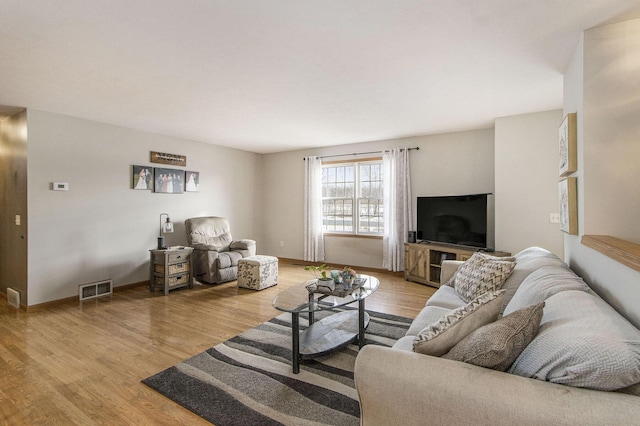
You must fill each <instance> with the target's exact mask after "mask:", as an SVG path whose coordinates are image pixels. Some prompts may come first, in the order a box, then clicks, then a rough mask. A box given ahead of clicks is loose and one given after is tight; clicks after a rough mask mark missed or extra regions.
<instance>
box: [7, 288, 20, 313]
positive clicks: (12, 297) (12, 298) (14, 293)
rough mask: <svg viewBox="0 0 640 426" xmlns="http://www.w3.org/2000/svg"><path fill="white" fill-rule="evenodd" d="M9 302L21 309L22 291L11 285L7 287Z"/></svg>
mask: <svg viewBox="0 0 640 426" xmlns="http://www.w3.org/2000/svg"><path fill="white" fill-rule="evenodd" d="M7 302H8V303H9V305H11V306H13V307H14V308H16V309H20V292H19V291H18V290H15V289H13V288H11V287H9V288H8V289H7Z"/></svg>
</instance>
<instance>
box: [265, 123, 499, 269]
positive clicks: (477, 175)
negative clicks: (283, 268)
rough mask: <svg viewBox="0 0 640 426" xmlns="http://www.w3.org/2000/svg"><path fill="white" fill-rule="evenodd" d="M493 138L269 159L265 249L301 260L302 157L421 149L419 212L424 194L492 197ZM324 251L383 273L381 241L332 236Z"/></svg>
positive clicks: (355, 147)
mask: <svg viewBox="0 0 640 426" xmlns="http://www.w3.org/2000/svg"><path fill="white" fill-rule="evenodd" d="M493 138H494V133H493V129H485V130H476V131H468V132H456V133H448V134H442V135H431V136H420V137H413V138H404V139H394V140H387V141H377V142H369V143H360V144H352V145H342V146H335V147H329V148H322V149H316V150H301V151H289V152H283V153H275V154H268V155H265V156H264V177H265V181H264V183H265V186H264V190H265V204H264V206H265V208H264V223H265V229H264V236H265V250H266V251H267V252H268V253H270V254H272V255H275V256H279V257H288V258H293V259H302V258H303V253H304V250H303V241H304V238H303V201H304V192H303V187H304V161H303V158H304V157H307V156H309V155H319V156H322V155H334V154H345V153H354V152H367V151H376V150H382V149H388V148H395V147H416V146H419V147H420V150H418V151H411V154H410V158H411V160H410V161H411V191H412V197H413V198H414V203H413V204H414V205H413V208H414V212H415V199H416V197H418V196H421V195H456V194H473V193H482V192H493V190H494V183H493V169H494V149H493ZM342 158H353V156H347V157H342ZM336 159H339V158H336ZM414 225H415V218H414ZM414 229H415V226H414ZM281 242H282V246H281V245H280V243H281ZM325 251H326V261H327V262H329V263H335V264H349V265H353V266H368V267H374V268H382V241H381V240H380V239H370V238H356V237H331V236H328V237H326V238H325Z"/></svg>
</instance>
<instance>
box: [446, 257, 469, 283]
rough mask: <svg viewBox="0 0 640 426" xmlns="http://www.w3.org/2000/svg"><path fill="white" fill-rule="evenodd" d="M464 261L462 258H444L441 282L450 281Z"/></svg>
mask: <svg viewBox="0 0 640 426" xmlns="http://www.w3.org/2000/svg"><path fill="white" fill-rule="evenodd" d="M463 263H464V262H463V261H461V260H444V261H443V262H442V265H441V269H440V284H444V283H446V282H447V281H449V279H451V277H452V276H453V274H455V273H456V271H457V270H458V268H459V267H460V265H462V264H463Z"/></svg>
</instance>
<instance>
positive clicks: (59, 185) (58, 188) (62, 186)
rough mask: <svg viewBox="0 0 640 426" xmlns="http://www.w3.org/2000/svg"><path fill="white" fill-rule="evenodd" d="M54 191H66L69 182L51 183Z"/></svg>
mask: <svg viewBox="0 0 640 426" xmlns="http://www.w3.org/2000/svg"><path fill="white" fill-rule="evenodd" d="M53 190H54V191H68V190H69V182H53Z"/></svg>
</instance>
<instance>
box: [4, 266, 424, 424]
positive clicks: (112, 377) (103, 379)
mask: <svg viewBox="0 0 640 426" xmlns="http://www.w3.org/2000/svg"><path fill="white" fill-rule="evenodd" d="M279 266H280V273H279V284H278V285H277V286H276V287H271V288H269V289H265V290H262V291H260V292H255V291H252V290H246V289H238V288H237V287H236V282H235V281H232V282H229V283H225V284H220V285H215V286H209V285H207V286H195V287H194V288H193V289H180V290H174V291H172V292H171V293H170V294H169V295H168V296H163V295H162V293H161V292H158V291H156V292H154V293H150V292H149V290H148V289H147V288H146V287H145V286H139V287H134V288H129V289H125V290H120V291H118V290H117V289H116V292H115V293H114V294H113V295H112V296H107V297H103V298H99V299H93V300H90V301H85V302H78V301H74V302H68V303H64V304H61V305H57V306H51V307H47V308H44V309H42V310H36V311H30V312H24V311H18V310H16V309H14V308H13V307H11V306H8V305H7V302H6V300H5V299H2V298H0V425H38V424H46V425H55V424H61V425H72V424H77V425H92V424H108V425H120V424H122V425H129V424H137V425H148V424H154V425H176V424H184V425H199V424H208V422H206V421H204V420H202V419H201V418H200V417H198V416H196V415H195V414H193V413H191V412H190V411H188V410H186V409H184V408H182V407H181V406H179V405H177V404H175V403H174V402H172V401H170V400H168V399H167V398H165V397H163V396H161V395H160V394H158V393H156V392H155V391H153V390H151V389H150V388H148V387H146V386H145V385H143V384H142V383H141V382H140V380H142V379H144V378H146V377H148V376H151V375H153V374H155V373H157V372H159V371H161V370H163V369H165V368H168V367H170V366H172V365H175V364H177V363H179V362H180V361H183V360H185V359H187V358H189V357H191V356H193V355H196V354H198V353H200V352H202V351H204V350H206V349H208V348H210V347H211V346H214V345H216V344H218V343H221V342H223V341H225V340H227V339H229V338H231V337H233V336H235V335H237V334H239V333H241V332H243V331H245V330H247V329H249V328H251V327H254V326H256V325H258V324H260V323H262V322H264V321H267V320H269V319H271V318H273V317H274V316H276V315H278V314H280V313H281V312H279V311H277V310H275V309H274V308H273V307H272V306H271V302H272V300H273V298H274V297H275V295H276V294H277V293H278V292H280V291H282V290H283V289H285V288H288V287H290V286H292V285H294V284H296V283H299V282H301V281H305V280H308V279H310V278H311V277H310V275H309V272H308V271H304V269H303V266H302V265H301V264H296V263H295V262H291V261H286V260H285V261H281V262H280V265H279ZM359 272H363V273H364V272H367V271H365V270H360V271H359ZM370 274H372V275H375V276H377V277H378V278H379V279H380V282H381V285H380V289H379V290H378V291H377V292H376V293H375V294H373V295H372V296H371V297H369V298H368V299H367V301H366V307H367V309H370V310H375V311H378V312H385V313H390V314H395V315H402V316H406V317H410V318H414V317H415V316H416V315H417V314H418V312H419V311H420V309H422V307H423V306H424V304H425V302H426V300H427V299H428V298H429V297H430V296H431V295H432V294H433V293H434V291H435V289H434V288H431V287H427V286H424V285H422V284H417V283H413V282H407V281H405V280H404V279H403V278H402V276H401V275H399V274H394V273H386V272H384V273H383V272H380V271H374V272H370Z"/></svg>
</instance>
